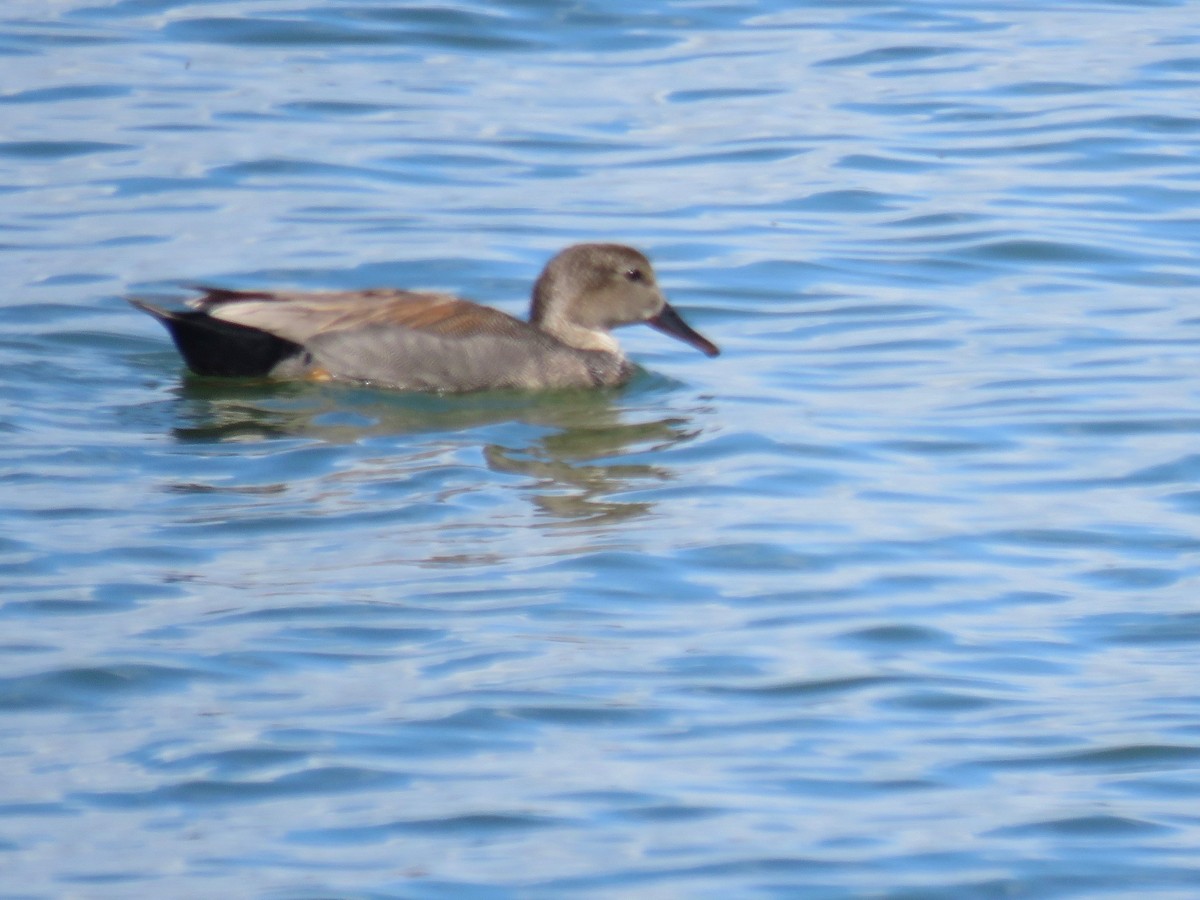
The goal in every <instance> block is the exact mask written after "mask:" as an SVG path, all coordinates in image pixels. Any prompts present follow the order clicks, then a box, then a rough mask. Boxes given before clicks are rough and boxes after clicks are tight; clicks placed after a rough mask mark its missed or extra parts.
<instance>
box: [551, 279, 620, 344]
mask: <svg viewBox="0 0 1200 900" xmlns="http://www.w3.org/2000/svg"><path fill="white" fill-rule="evenodd" d="M558 290H559V288H558V285H557V284H556V283H555V281H554V280H553V279H552V278H550V277H549V276H548V275H547V273H545V272H543V273H542V277H541V278H539V279H538V281H537V284H535V285H534V286H533V302H532V304H531V305H530V309H529V322H530V324H531V325H533V327H534V328H537V329H538V330H539V331H542V332H544V333H546V334H548V335H550V336H551V337H552V338H554V339H556V340H558V341H561V342H562V343H564V344H566V345H567V346H568V347H574V348H575V349H576V350H595V351H599V352H601V353H611V354H613V355H615V356H622V353H621V347H620V345H619V344H618V343H617V339H616V338H614V337H613V336H612V334H611V332H609V330H608V329H607V328H599V327H595V326H588V325H583V324H581V323H579V322H577V321H575V320H574V319H573V318H572V317H571V316H570V315H568V311H569V310H570V309H571V303H570V301H569V299H568V298H565V297H561V296H555V295H556V294H557V293H558Z"/></svg>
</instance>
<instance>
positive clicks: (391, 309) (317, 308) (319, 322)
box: [190, 288, 538, 345]
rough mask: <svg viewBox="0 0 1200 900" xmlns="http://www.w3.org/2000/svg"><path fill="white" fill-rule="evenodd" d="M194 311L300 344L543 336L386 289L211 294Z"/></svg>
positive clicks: (451, 299)
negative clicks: (412, 336) (363, 335)
mask: <svg viewBox="0 0 1200 900" xmlns="http://www.w3.org/2000/svg"><path fill="white" fill-rule="evenodd" d="M190 305H191V306H192V308H193V309H196V310H198V311H200V312H202V313H205V314H207V315H208V316H211V317H212V318H214V319H220V320H222V321H225V322H232V323H234V324H236V325H242V326H245V327H247V328H256V329H258V330H260V331H265V332H267V333H268V334H272V335H275V336H276V337H279V338H283V339H284V340H287V341H291V342H292V343H295V344H300V345H307V344H308V343H309V342H310V341H312V340H313V339H315V338H317V337H319V336H321V335H328V334H333V333H335V332H355V331H370V332H375V331H378V330H380V329H393V328H394V329H404V330H408V331H414V332H422V333H426V334H429V335H430V336H440V337H445V338H458V339H464V338H469V337H472V336H476V335H491V336H497V337H501V336H503V337H513V338H516V337H525V338H526V339H527V338H528V336H529V333H530V332H534V333H538V332H537V329H534V328H532V327H531V326H530V325H528V324H527V323H525V322H522V321H521V320H519V319H516V318H514V317H512V316H510V315H508V314H507V313H504V312H501V311H500V310H498V309H492V308H490V307H487V306H480V305H479V304H477V303H472V302H470V301H469V300H462V299H460V298H458V297H455V296H453V295H451V294H439V293H431V292H424V291H404V290H391V289H380V290H370V291H336V292H327V293H303V292H298V293H286V292H284V293H275V292H271V293H265V292H264V293H259V292H254V291H227V290H222V289H219V288H205V289H204V295H203V296H202V297H199V298H197V299H195V300H193V301H191V304H190Z"/></svg>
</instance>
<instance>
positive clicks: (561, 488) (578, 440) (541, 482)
mask: <svg viewBox="0 0 1200 900" xmlns="http://www.w3.org/2000/svg"><path fill="white" fill-rule="evenodd" d="M670 385H671V382H670V381H668V380H667V379H663V378H660V377H657V376H653V375H649V374H643V375H640V376H638V377H637V378H636V379H635V382H634V384H633V385H632V386H631V387H630V388H628V389H626V390H625V391H622V392H621V394H620V396H623V397H626V398H627V397H628V393H629V392H636V393H638V394H643V393H648V394H649V395H651V396H655V395H659V394H661V393H663V391H664V389H669V386H670ZM176 393H177V396H178V398H179V403H178V404H176V405H174V409H173V411H172V415H173V417H175V419H176V423H177V424H176V425H175V426H174V428H173V429H172V432H173V434H174V436H175V438H176V440H178V441H181V442H186V443H193V444H194V443H211V444H227V443H238V444H246V443H259V442H271V441H274V440H280V439H288V438H307V439H312V440H315V441H318V442H320V443H322V444H330V445H339V444H340V445H352V444H358V443H362V442H377V441H382V442H384V443H386V445H387V450H386V453H385V454H384V455H383V456H381V457H380V458H378V459H371V458H363V457H357V459H358V460H359V463H360V464H358V465H355V466H353V467H352V468H350V469H347V470H342V471H337V472H331V473H329V474H328V475H326V476H322V478H323V479H340V480H342V482H343V487H345V481H346V480H351V481H354V480H358V481H362V482H366V481H368V480H369V481H373V482H376V483H377V482H379V481H380V480H382V479H387V480H397V481H405V480H410V479H414V478H417V477H419V476H420V474H421V473H423V472H425V471H430V470H436V469H439V468H442V467H444V466H446V465H447V458H448V455H450V454H457V453H459V452H460V451H462V450H463V449H465V448H472V447H481V450H482V456H483V462H484V463H485V464H486V465H487V467H488V469H490V470H491V471H492V472H495V473H498V474H503V475H518V476H523V477H524V478H525V479H528V480H527V481H524V482H523V483H522V484H520V485H519V489H520V490H521V491H522V492H523V493H524V494H525V496H526V499H527V500H528V501H529V502H530V503H532V504H533V505H534V506H535V507H536V508H537V509H538V510H539V511H540V512H542V513H543V514H545V515H547V516H550V517H553V518H554V519H556V520H560V521H563V522H564V524H565V523H568V522H574V523H581V524H598V523H602V522H607V521H617V520H623V519H628V518H632V517H638V516H641V515H644V514H646V513H648V512H650V510H651V506H652V504H651V503H649V502H646V501H643V500H638V501H627V500H619V499H615V498H616V497H618V496H619V495H621V494H623V493H626V492H629V491H634V490H639V489H642V488H647V487H652V486H653V485H656V484H662V483H665V482H667V481H669V480H670V479H671V477H672V474H671V469H670V468H669V466H665V465H658V464H649V463H645V462H624V461H622V460H621V457H622V456H628V455H630V454H634V453H637V454H641V453H642V452H654V451H661V450H665V449H668V448H670V447H673V446H677V445H680V444H683V443H686V442H688V441H690V440H691V439H692V438H694V437H695V436H696V434H697V430H696V427H695V426H694V424H693V423H692V421H691V419H690V417H689V416H688V415H687V414H686V412H683V413H681V412H680V410H678V409H673V410H671V411H670V413H669V414H664V415H659V414H657V413H654V412H652V411H649V410H647V409H645V408H642V409H638V410H630V409H629V408H628V407H627V406H626V405H623V406H622V408H617V407H616V406H615V405H614V402H613V401H614V399H615V395H614V394H613V392H612V391H590V390H578V391H550V392H544V393H537V394H528V393H521V392H487V393H481V394H471V395H466V396H461V395H459V396H452V397H451V396H439V395H432V394H393V393H385V392H380V391H375V390H370V389H368V388H363V387H358V386H354V385H316V384H311V383H310V384H305V383H297V382H292V383H272V382H261V381H256V382H249V381H237V380H216V379H210V378H188V379H185V380H184V381H183V382H182V383H181V384H180V386H179V387H178V388H177V389H176ZM180 419H182V420H183V421H182V422H180ZM409 438H411V439H409ZM174 489H175V490H179V491H189V492H190V491H198V492H200V491H203V492H210V491H214V490H217V491H225V490H229V491H233V492H241V491H245V492H247V493H255V494H262V493H278V492H280V491H286V490H288V486H287V484H286V483H284V482H282V481H281V482H280V483H279V484H272V485H263V484H262V483H261V481H257V482H256V483H255V484H254V485H253V486H252V487H249V488H246V487H242V488H239V487H226V486H220V487H218V486H215V485H202V484H194V483H193V484H187V485H176V486H175V488H174Z"/></svg>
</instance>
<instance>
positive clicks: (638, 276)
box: [129, 244, 720, 392]
mask: <svg viewBox="0 0 1200 900" xmlns="http://www.w3.org/2000/svg"><path fill="white" fill-rule="evenodd" d="M201 290H203V291H204V294H203V296H201V297H198V298H195V299H193V300H190V301H188V306H189V307H190V310H188V311H186V312H173V311H170V310H167V309H163V308H161V307H158V306H153V305H151V304H149V303H146V302H143V301H141V300H130V301H129V302H130V303H132V304H133V305H134V306H136V307H137V308H138V309H141V310H144V311H145V312H147V313H149V314H150V315H152V316H154V318H156V319H158V320H159V321H160V322H162V323H163V325H165V326H166V327H167V330H168V331H169V332H170V333H171V337H172V339H173V340H174V341H175V346H176V347H178V348H179V352H180V353H181V354H182V355H183V358H184V361H185V362H186V363H187V365H188V367H189V368H190V369H192V371H194V372H196V373H197V374H200V375H227V376H242V377H263V376H266V377H270V378H283V379H309V380H332V381H350V382H358V383H360V384H372V385H379V386H381V387H388V388H395V389H399V390H405V391H437V392H461V391H478V390H488V389H494V388H517V389H523V390H540V389H550V388H583V387H603V386H610V385H618V384H621V383H623V382H624V381H626V380H628V379H629V377H630V376H631V375H632V374H633V365H632V364H631V363H630V362H629V361H628V360H627V359H626V358H625V354H624V353H622V352H621V348H620V347H619V346H618V345H617V341H616V339H615V338H614V337H613V336H612V333H611V332H612V329H614V328H617V327H618V326H621V325H630V324H633V323H636V322H645V323H646V324H647V325H650V326H652V327H653V328H656V329H658V330H659V331H661V332H664V333H665V334H669V335H671V336H672V337H676V338H679V339H680V340H682V341H684V342H686V343H688V344H691V345H692V346H693V347H695V348H696V349H698V350H700V351H701V352H703V353H705V354H707V355H708V356H716V355H717V354H718V353H719V352H720V351H719V350H718V349H717V347H716V345H715V344H713V343H712V342H711V341H709V340H708V339H707V338H705V337H703V336H702V335H700V334H697V333H696V332H695V331H693V330H692V329H691V327H690V326H689V325H688V324H687V323H686V322H684V321H683V319H682V318H680V316H679V314H678V313H677V312H675V310H674V309H673V308H672V307H671V306H670V304H668V303H667V301H666V298H664V297H663V294H662V291H661V290H660V289H659V287H658V283H657V282H656V281H655V278H654V270H653V268H651V266H650V261H649V260H648V259H646V257H645V256H644V255H642V254H641V253H639V252H638V251H637V250H634V249H633V248H632V247H626V246H623V245H621V244H576V245H575V246H573V247H568V248H567V249H565V250H563V251H562V252H561V253H559V254H558V255H557V256H555V257H554V258H553V259H551V260H550V262H549V263H547V264H546V268H545V269H543V270H542V274H541V275H540V276H539V277H538V280H537V282H536V283H535V284H534V286H533V300H532V303H531V305H530V311H529V321H528V322H522V321H521V320H520V319H515V318H513V317H512V316H510V315H508V314H507V313H503V312H500V311H499V310H497V309H491V308H490V307H486V306H480V305H478V304H476V303H471V302H470V301H468V300H462V299H459V298H458V297H454V296H452V295H450V294H437V293H426V292H415V291H404V290H391V289H382V290H370V291H336V292H322V293H287V292H280V293H276V292H265V291H229V290H224V289H222V288H201Z"/></svg>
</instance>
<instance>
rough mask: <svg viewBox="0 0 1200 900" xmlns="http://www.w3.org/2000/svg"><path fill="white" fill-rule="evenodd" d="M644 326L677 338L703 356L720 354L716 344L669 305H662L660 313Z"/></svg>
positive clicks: (648, 320)
mask: <svg viewBox="0 0 1200 900" xmlns="http://www.w3.org/2000/svg"><path fill="white" fill-rule="evenodd" d="M646 324H647V325H649V326H650V327H651V328H653V329H655V330H657V331H661V332H662V333H663V334H669V335H670V336H671V337H673V338H678V339H679V340H681V341H683V342H684V343H685V344H691V345H692V346H693V347H695V348H696V349H697V350H699V351H700V352H701V353H703V354H704V355H705V356H716V355H717V354H719V353H720V352H721V351H720V349H719V348H718V347H717V345H716V344H714V343H713V342H712V341H710V340H709V339H708V338H706V337H705V336H704V335H702V334H700V333H699V332H698V331H695V330H694V329H693V328H692V326H691V325H689V324H688V323H687V322H685V321H683V317H682V316H680V315H679V313H677V312H675V308H674V307H673V306H671V304H669V303H664V304H663V308H662V312H660V313H659V314H658V315H657V316H655V317H654V318H653V319H647V320H646Z"/></svg>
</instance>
